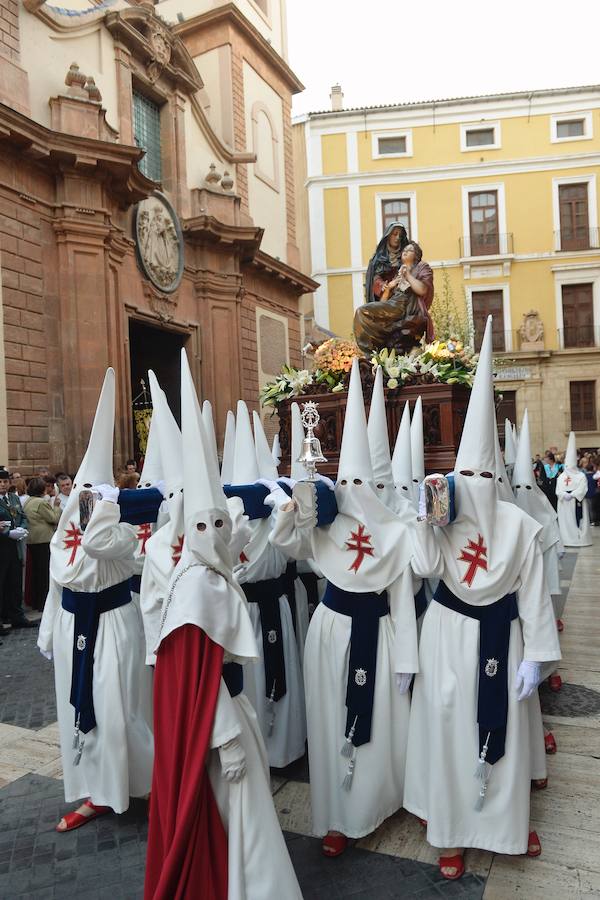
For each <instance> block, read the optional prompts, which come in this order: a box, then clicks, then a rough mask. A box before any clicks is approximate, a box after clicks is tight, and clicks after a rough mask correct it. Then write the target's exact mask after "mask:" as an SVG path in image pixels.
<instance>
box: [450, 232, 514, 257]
mask: <svg viewBox="0 0 600 900" xmlns="http://www.w3.org/2000/svg"><path fill="white" fill-rule="evenodd" d="M459 244H460V257H461V259H465V258H468V257H471V256H508V255H510V254H512V253H513V252H514V250H513V236H512V232H507V233H506V234H486V235H481V236H479V235H463V237H461V238H460V239H459Z"/></svg>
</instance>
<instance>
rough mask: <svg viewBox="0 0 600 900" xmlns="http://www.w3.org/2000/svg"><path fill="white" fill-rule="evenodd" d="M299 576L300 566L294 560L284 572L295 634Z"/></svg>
mask: <svg viewBox="0 0 600 900" xmlns="http://www.w3.org/2000/svg"><path fill="white" fill-rule="evenodd" d="M297 577H298V566H297V564H296V563H295V562H294V561H293V560H292V561H291V562H289V563H288V564H287V567H286V570H285V572H284V573H283V578H284V579H285V592H286V594H287V598H288V603H289V604H290V612H291V614H292V625H293V626H294V634H296V578H297Z"/></svg>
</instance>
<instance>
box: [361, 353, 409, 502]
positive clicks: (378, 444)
mask: <svg viewBox="0 0 600 900" xmlns="http://www.w3.org/2000/svg"><path fill="white" fill-rule="evenodd" d="M367 437H368V440H369V451H370V454H371V466H372V468H373V481H374V483H375V492H376V494H377V496H378V497H379V499H380V500H381V502H382V503H384V504H385V506H387V507H389V509H391V510H393V511H394V512H399V511H400V506H401V504H400V503H399V502H398V498H397V495H396V486H395V484H394V475H393V472H392V458H391V455H390V439H389V434H388V425H387V416H386V412H385V394H384V391H383V370H382V368H381V366H377V372H376V374H375V382H374V384H373V393H372V394H371V407H370V409H369V424H368V426H367Z"/></svg>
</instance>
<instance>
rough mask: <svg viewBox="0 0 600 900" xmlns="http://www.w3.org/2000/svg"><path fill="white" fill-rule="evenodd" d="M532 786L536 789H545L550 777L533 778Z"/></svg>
mask: <svg viewBox="0 0 600 900" xmlns="http://www.w3.org/2000/svg"><path fill="white" fill-rule="evenodd" d="M531 787H532V790H534V791H543V790H545V788H547V787H548V779H547V778H533V779H532V781H531Z"/></svg>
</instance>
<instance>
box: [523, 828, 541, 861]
mask: <svg viewBox="0 0 600 900" xmlns="http://www.w3.org/2000/svg"><path fill="white" fill-rule="evenodd" d="M541 853H542V845H541V843H540V839H539V837H538V836H537V831H530V832H529V837H528V838H527V856H531V857H533V856H540V855H541Z"/></svg>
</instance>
